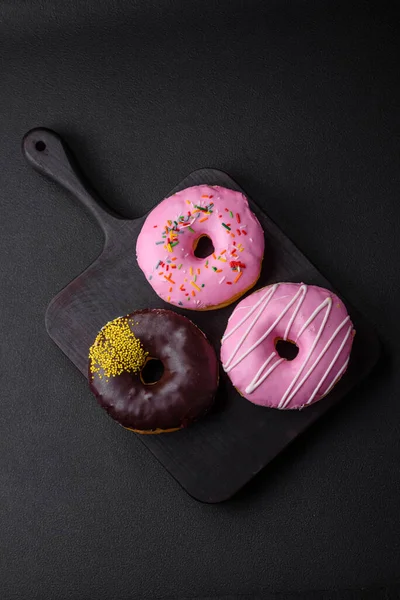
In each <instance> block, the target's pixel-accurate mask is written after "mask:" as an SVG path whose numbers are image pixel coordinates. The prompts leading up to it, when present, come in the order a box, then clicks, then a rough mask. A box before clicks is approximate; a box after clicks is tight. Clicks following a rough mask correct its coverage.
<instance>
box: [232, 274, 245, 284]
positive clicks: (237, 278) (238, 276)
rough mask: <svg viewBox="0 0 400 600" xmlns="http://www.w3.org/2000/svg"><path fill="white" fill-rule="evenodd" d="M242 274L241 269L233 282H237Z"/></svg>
mask: <svg viewBox="0 0 400 600" xmlns="http://www.w3.org/2000/svg"><path fill="white" fill-rule="evenodd" d="M242 275H243V271H239V273H238V274H237V275H236V278H235V279H234V280H233V283H237V282H238V281H239V279H240V278H241V276H242Z"/></svg>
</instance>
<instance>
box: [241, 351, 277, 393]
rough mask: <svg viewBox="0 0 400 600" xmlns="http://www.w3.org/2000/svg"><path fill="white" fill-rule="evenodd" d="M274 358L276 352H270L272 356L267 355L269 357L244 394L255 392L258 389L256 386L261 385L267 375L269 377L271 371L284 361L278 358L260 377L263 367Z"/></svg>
mask: <svg viewBox="0 0 400 600" xmlns="http://www.w3.org/2000/svg"><path fill="white" fill-rule="evenodd" d="M274 356H276V352H272V354H270V355H269V357H268V358H267V360H266V361H265V363H264V364H263V365H262V367H261V368H260V369H259V370H258V372H257V374H256V376H255V377H254V379H253V381H252V382H251V383H250V384H249V385H248V386H247V388H246V389H245V392H246V394H251V393H252V392H254V390H256V389H257V388H258V386H259V385H261V384H262V383H263V381H265V380H266V379H267V377H268V375H270V373H272V371H273V370H274V369H276V367H277V366H279V365H280V364H281V362H283V361H284V360H285V359H284V358H280V359H279V360H277V361H276V363H275V364H273V365H272V367H270V368H269V369H268V371H266V372H265V373H264V375H262V376H261V373H262V372H263V371H264V369H265V367H267V366H268V365H269V363H270V362H271V360H272V359H273V358H274Z"/></svg>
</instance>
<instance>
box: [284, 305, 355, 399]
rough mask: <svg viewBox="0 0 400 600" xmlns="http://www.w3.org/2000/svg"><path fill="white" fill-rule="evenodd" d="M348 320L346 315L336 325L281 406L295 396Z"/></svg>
mask: <svg viewBox="0 0 400 600" xmlns="http://www.w3.org/2000/svg"><path fill="white" fill-rule="evenodd" d="M349 320H350V317H349V316H347V317H346V318H345V319H344V321H342V322H341V324H340V325H339V327H337V329H336V331H335V332H334V333H333V334H332V335H331V337H330V338H329V340H328V341H327V342H326V344H325V347H324V348H323V350H322V352H321V354H320V355H319V356H318V358H317V359H316V361H315V362H314V364H313V366H312V367H311V368H310V369H309V370H308V371H307V373H306V374H305V376H304V377H303V379H302V380H301V381H300V383H298V384H297V386H296V387H295V389H294V390H293V392H292V393H291V394H290V396H288V398H287V400H286V402H285V404H283V406H282V408H285V407H286V406H287V405H288V404H289V402H290V401H291V399H292V398H293V396H295V394H297V392H298V391H299V389H300V388H301V386H302V385H303V383H304V382H305V381H306V380H307V379H308V378H309V377H310V375H311V373H312V372H313V371H314V369H315V367H316V366H317V365H318V363H319V362H320V360H321V359H322V358H323V356H324V355H325V353H326V351H327V350H328V348H329V347H330V346H331V344H332V342H333V341H334V340H335V338H336V336H337V335H338V333H339V332H340V331H341V330H342V329H343V327H344V326H345V325H346V323H347V322H348V321H349ZM281 404H282V400H281V403H280V404H279V408H281ZM307 404H308V402H307Z"/></svg>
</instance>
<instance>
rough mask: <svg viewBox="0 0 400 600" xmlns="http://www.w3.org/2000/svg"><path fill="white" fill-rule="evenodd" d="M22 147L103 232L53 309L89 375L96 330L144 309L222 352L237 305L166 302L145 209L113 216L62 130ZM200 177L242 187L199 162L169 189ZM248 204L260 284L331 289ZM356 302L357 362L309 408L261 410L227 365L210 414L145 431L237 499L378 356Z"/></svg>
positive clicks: (211, 493)
mask: <svg viewBox="0 0 400 600" xmlns="http://www.w3.org/2000/svg"><path fill="white" fill-rule="evenodd" d="M23 151H24V154H25V157H26V158H27V160H28V161H29V163H30V164H31V165H32V166H33V167H34V168H35V169H36V170H37V171H39V172H41V173H43V174H45V175H47V176H49V177H50V178H52V179H53V180H55V181H56V182H58V183H59V184H60V185H62V186H63V187H64V188H65V189H67V190H69V191H70V192H71V193H72V194H73V195H74V196H75V197H76V198H78V199H79V200H80V201H81V202H82V203H83V204H84V205H85V206H86V208H87V209H89V210H90V212H91V213H92V214H93V215H94V216H95V218H96V219H97V221H98V223H99V224H100V226H101V227H102V229H103V232H104V236H105V243H104V250H103V252H102V253H101V255H100V256H99V257H98V258H97V260H95V261H94V263H93V264H91V265H90V266H89V267H88V268H87V269H86V270H85V271H84V272H83V273H81V275H79V276H78V277H77V278H76V279H74V280H73V281H72V282H71V283H70V284H69V285H68V286H67V287H65V288H64V289H63V290H62V291H61V292H60V293H59V294H58V295H57V296H56V297H55V298H54V299H53V300H52V301H51V302H50V305H49V307H48V309H47V312H46V328H47V331H48V333H49V335H50V337H51V338H52V339H53V340H54V341H55V343H56V344H57V345H58V346H59V347H60V348H61V350H62V351H63V352H64V353H65V354H66V355H67V356H68V357H69V358H70V359H71V361H72V362H73V363H74V364H75V365H76V367H77V368H78V369H79V370H80V371H81V372H82V374H83V375H84V376H85V377H86V375H87V355H88V350H89V347H90V345H91V344H92V342H93V340H94V338H95V337H96V334H97V332H98V330H99V329H100V328H101V327H102V326H103V325H104V324H105V323H106V322H107V321H109V320H111V319H114V318H115V317H117V316H120V315H124V314H127V313H129V312H132V311H133V310H137V309H140V308H146V307H150V308H156V307H159V308H160V307H164V308H169V309H173V310H175V311H177V312H180V313H182V314H184V315H186V316H187V317H189V318H190V319H191V320H192V321H194V323H195V324H196V325H198V327H200V328H201V329H202V330H203V331H204V332H205V334H206V335H207V337H208V338H209V340H210V341H211V342H212V343H213V344H214V347H215V349H216V351H217V353H218V354H219V348H220V339H221V336H222V334H223V332H224V329H225V327H226V323H227V320H228V317H229V315H230V314H231V312H232V310H233V308H234V306H235V305H231V306H228V307H227V308H224V309H221V310H217V311H208V312H196V311H189V310H178V309H177V308H176V307H172V306H171V305H168V304H165V303H164V302H163V301H162V300H161V299H160V298H159V297H158V296H157V295H156V294H155V293H154V292H153V290H152V288H151V287H150V285H149V284H148V282H147V281H146V279H145V277H144V275H143V274H142V272H141V270H140V269H139V267H138V265H137V262H136V239H137V236H138V234H139V232H140V230H141V227H142V225H143V222H144V219H145V216H143V217H141V218H139V219H134V220H126V219H121V218H119V217H118V216H117V215H115V214H112V213H111V211H110V210H109V209H108V208H107V206H106V205H105V204H104V203H103V202H102V201H101V200H100V199H99V198H98V197H97V196H96V195H95V194H94V192H93V191H92V190H91V189H90V187H89V186H88V185H87V183H86V182H85V180H84V178H83V177H82V175H81V174H80V172H79V170H78V169H77V167H76V163H75V162H74V160H73V157H72V155H71V153H70V152H69V150H68V148H67V147H66V145H65V144H64V143H63V141H62V140H61V138H60V137H59V136H58V135H57V134H55V133H54V132H52V131H50V130H46V129H35V130H32V131H30V132H29V133H28V134H27V135H26V136H25V138H24V140H23ZM201 183H207V184H211V185H221V186H225V187H228V188H232V189H235V190H239V191H243V190H241V188H240V187H239V186H238V185H237V183H235V182H234V181H233V180H232V179H231V178H230V177H229V176H228V175H226V174H225V173H222V172H221V171H217V170H215V169H201V170H199V171H195V172H194V173H191V174H190V175H189V176H188V177H186V179H184V180H183V181H181V183H179V185H177V186H176V188H174V189H173V190H172V191H171V192H170V194H169V195H171V194H172V193H174V192H176V191H178V190H181V189H184V188H186V187H189V186H192V185H198V184H201ZM160 200H161V198H160ZM250 205H251V208H252V210H253V211H254V212H255V213H256V215H257V217H258V219H259V220H260V222H261V225H262V226H263V228H264V231H265V241H266V256H267V260H265V261H264V267H263V272H262V274H261V277H260V280H259V282H258V284H257V286H256V287H255V288H254V289H253V290H252V291H254V290H255V289H258V288H260V287H263V286H265V285H267V284H270V283H273V282H277V281H293V282H305V283H308V284H316V285H320V286H323V287H327V288H331V287H332V286H331V285H330V284H329V282H328V281H327V280H326V279H325V278H324V277H323V276H322V275H321V274H320V273H319V272H318V271H317V269H316V268H315V267H314V266H313V265H312V264H311V263H310V262H309V260H308V259H307V258H306V257H305V256H303V254H302V253H301V252H300V251H299V250H298V249H297V248H296V246H295V245H294V244H293V243H292V242H291V241H290V240H289V239H288V238H287V237H286V236H285V234H284V233H282V231H280V230H279V228H278V227H277V226H276V225H275V224H274V223H273V222H272V221H271V220H270V219H269V218H268V217H267V216H266V215H265V214H264V213H263V212H262V211H261V210H260V209H259V208H258V207H257V205H256V204H254V203H253V202H252V201H251V200H250ZM66 258H67V257H66ZM348 309H349V312H350V315H351V318H352V320H353V322H354V325H355V328H356V330H357V335H356V337H355V342H354V346H353V352H352V358H351V362H350V366H349V369H348V371H347V373H346V374H345V376H344V377H343V378H342V379H341V381H340V382H339V383H338V385H337V386H336V387H335V388H334V390H333V391H332V392H331V393H330V394H329V396H327V397H326V398H324V399H323V400H322V401H321V402H318V403H316V404H315V405H313V406H311V407H309V408H306V409H304V410H303V411H278V410H274V409H267V408H261V407H258V406H255V405H253V404H251V403H250V402H248V401H247V400H245V399H244V398H242V397H241V396H240V395H239V394H238V393H237V392H236V390H235V389H234V388H233V386H232V385H231V384H230V382H229V379H228V378H227V376H226V375H225V373H224V372H223V371H222V369H221V383H220V388H219V391H218V396H217V400H216V403H215V408H214V410H213V411H212V412H211V413H210V414H209V415H208V416H207V417H206V418H204V419H202V420H201V421H199V422H198V423H196V424H195V425H193V426H191V427H189V428H188V429H185V430H181V431H179V432H176V433H170V434H162V435H153V436H151V435H150V436H149V435H146V436H138V437H139V439H140V440H141V441H142V442H143V443H144V444H145V445H146V446H147V447H148V448H149V450H150V451H151V452H152V453H153V454H154V456H155V457H156V458H157V459H158V460H159V462H160V463H161V464H162V465H163V466H164V467H165V468H166V469H167V470H168V471H169V473H170V474H171V475H172V476H173V477H174V478H175V479H176V480H177V481H178V482H179V483H180V484H181V486H182V487H183V488H184V489H185V490H186V491H187V492H188V493H189V494H190V495H191V496H193V497H194V498H196V499H198V500H201V501H204V502H221V501H223V500H226V499H227V498H229V497H231V496H232V495H233V494H234V493H235V492H237V491H238V490H239V489H240V488H241V487H242V486H243V485H244V484H245V483H246V482H248V481H249V480H250V479H251V478H252V477H253V476H254V475H255V474H256V473H258V472H259V471H260V470H261V469H262V468H263V467H265V466H266V465H267V464H268V463H269V462H270V461H271V460H272V459H273V458H274V457H276V456H277V455H278V454H279V453H280V452H281V451H282V450H283V449H284V448H286V446H288V444H290V442H292V441H293V440H294V439H295V438H296V437H297V436H298V435H299V434H300V433H302V432H303V431H304V430H305V429H307V428H308V427H309V426H310V425H311V424H312V423H314V422H315V421H317V420H318V419H319V418H320V417H321V416H322V415H323V414H324V413H326V411H327V410H329V409H330V408H331V407H332V406H333V405H335V404H337V403H338V402H339V401H340V400H341V399H342V398H343V396H344V395H345V394H347V392H349V391H350V390H351V388H352V387H353V386H354V385H356V384H357V383H358V382H360V381H361V380H362V379H363V378H364V377H366V375H367V374H368V373H369V371H370V370H371V368H372V367H373V366H374V364H375V363H376V361H377V359H378V356H379V341H378V339H377V337H376V334H375V332H374V330H373V329H372V328H371V326H370V325H369V324H368V322H367V321H366V320H365V319H364V317H363V316H362V315H361V314H360V313H359V312H358V311H357V310H355V309H354V308H352V307H350V306H348ZM349 399H350V397H349V398H348V400H349ZM93 402H95V399H94V398H93ZM116 426H117V425H116ZM132 435H136V434H134V433H132Z"/></svg>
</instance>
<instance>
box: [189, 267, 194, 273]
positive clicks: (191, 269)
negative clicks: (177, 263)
mask: <svg viewBox="0 0 400 600" xmlns="http://www.w3.org/2000/svg"><path fill="white" fill-rule="evenodd" d="M189 273H190V274H191V275H193V267H190V269H189Z"/></svg>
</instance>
